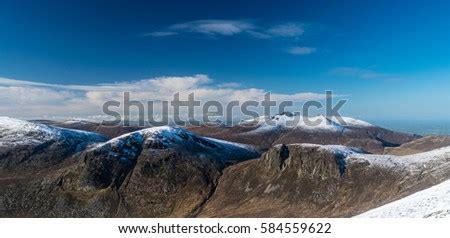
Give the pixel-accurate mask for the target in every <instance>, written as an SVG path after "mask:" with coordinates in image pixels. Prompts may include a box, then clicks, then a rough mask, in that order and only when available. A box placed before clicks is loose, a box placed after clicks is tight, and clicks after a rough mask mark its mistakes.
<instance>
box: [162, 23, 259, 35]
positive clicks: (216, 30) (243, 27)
mask: <svg viewBox="0 0 450 238" xmlns="http://www.w3.org/2000/svg"><path fill="white" fill-rule="evenodd" d="M254 28H255V26H254V25H253V23H251V22H247V21H240V20H199V21H191V22H185V23H179V24H175V25H172V26H170V27H169V29H171V30H174V31H187V32H196V33H202V34H211V35H225V36H231V35H235V34H239V33H241V32H245V31H247V30H251V29H254Z"/></svg>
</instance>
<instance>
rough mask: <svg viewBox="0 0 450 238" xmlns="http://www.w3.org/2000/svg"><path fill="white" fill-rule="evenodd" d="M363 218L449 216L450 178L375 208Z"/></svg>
mask: <svg viewBox="0 0 450 238" xmlns="http://www.w3.org/2000/svg"><path fill="white" fill-rule="evenodd" d="M356 217H362V218H367V217H370V218H401V217H406V218H429V217H431V218H449V217H450V180H447V181H445V182H442V183H440V184H438V185H435V186H433V187H431V188H428V189H425V190H423V191H420V192H417V193H414V194H412V195H409V196H407V197H404V198H402V199H399V200H397V201H394V202H391V203H388V204H386V205H383V206H381V207H378V208H375V209H373V210H370V211H368V212H365V213H363V214H360V215H358V216H356Z"/></svg>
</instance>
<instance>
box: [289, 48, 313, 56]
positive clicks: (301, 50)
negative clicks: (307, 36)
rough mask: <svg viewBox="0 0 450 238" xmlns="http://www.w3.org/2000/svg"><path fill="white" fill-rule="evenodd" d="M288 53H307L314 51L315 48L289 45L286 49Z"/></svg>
mask: <svg viewBox="0 0 450 238" xmlns="http://www.w3.org/2000/svg"><path fill="white" fill-rule="evenodd" d="M287 52H288V53H289V54H293V55H309V54H312V53H314V52H316V48H313V47H291V48H289V49H287Z"/></svg>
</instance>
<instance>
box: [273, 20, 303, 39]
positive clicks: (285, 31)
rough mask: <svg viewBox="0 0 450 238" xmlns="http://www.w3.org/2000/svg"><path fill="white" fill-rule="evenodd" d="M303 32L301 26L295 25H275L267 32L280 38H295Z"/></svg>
mask: <svg viewBox="0 0 450 238" xmlns="http://www.w3.org/2000/svg"><path fill="white" fill-rule="evenodd" d="M304 32H305V29H304V27H303V25H302V24H297V23H284V24H280V25H275V26H272V27H271V28H269V29H268V30H267V33H268V34H270V35H273V36H281V37H297V36H301V35H303V33H304Z"/></svg>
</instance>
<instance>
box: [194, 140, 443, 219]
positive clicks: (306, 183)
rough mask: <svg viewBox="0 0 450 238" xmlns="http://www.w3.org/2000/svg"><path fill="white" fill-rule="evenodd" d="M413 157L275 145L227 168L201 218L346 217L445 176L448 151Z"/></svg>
mask: <svg viewBox="0 0 450 238" xmlns="http://www.w3.org/2000/svg"><path fill="white" fill-rule="evenodd" d="M449 150H450V149H448V150H447V151H441V152H437V153H436V154H423V155H419V156H418V157H415V158H409V157H392V158H391V157H386V156H381V155H380V156H377V155H367V154H363V153H362V151H358V150H355V149H348V148H346V147H339V146H320V145H308V144H292V145H277V146H275V147H274V148H272V149H270V150H269V151H268V152H267V153H265V154H264V155H263V156H262V157H261V159H259V160H251V161H246V162H243V163H240V164H237V165H235V166H232V167H229V168H227V169H226V170H225V171H224V173H223V175H222V176H221V178H220V180H219V184H218V187H217V188H216V192H215V193H214V195H213V196H212V197H211V199H209V200H208V202H207V203H206V204H205V206H204V207H203V208H202V210H201V212H200V213H199V215H200V216H202V217H349V216H353V215H356V214H359V213H361V212H364V211H367V210H369V209H371V208H374V207H377V206H380V205H382V204H384V203H387V202H389V201H393V200H395V199H398V198H401V197H403V196H406V195H408V194H410V193H412V192H415V191H418V190H421V189H424V188H427V187H429V186H431V185H434V184H436V183H438V182H440V181H443V180H444V179H447V178H449V177H450V153H448V151H449Z"/></svg>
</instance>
